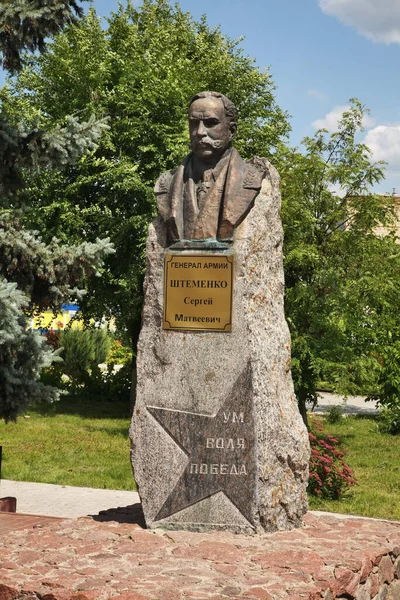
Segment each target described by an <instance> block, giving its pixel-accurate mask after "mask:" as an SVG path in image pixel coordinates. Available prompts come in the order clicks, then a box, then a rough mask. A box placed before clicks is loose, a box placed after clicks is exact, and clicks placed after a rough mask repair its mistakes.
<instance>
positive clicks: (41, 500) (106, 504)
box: [0, 479, 140, 518]
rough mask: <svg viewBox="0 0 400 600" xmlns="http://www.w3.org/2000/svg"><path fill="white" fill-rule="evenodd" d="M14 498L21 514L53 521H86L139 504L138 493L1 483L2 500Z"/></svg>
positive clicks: (66, 486)
mask: <svg viewBox="0 0 400 600" xmlns="http://www.w3.org/2000/svg"><path fill="white" fill-rule="evenodd" d="M6 496H14V497H15V498H16V499H17V512H18V513H27V514H31V515H47V516H52V517H69V518H74V517H83V516H86V515H98V514H99V512H101V511H107V510H110V509H116V508H119V507H121V508H123V507H126V506H132V505H135V504H137V503H138V502H139V501H140V500H139V495H138V493H137V492H133V491H124V490H99V489H94V488H88V487H74V486H70V485H53V484H49V483H32V482H25V481H10V480H7V479H2V480H1V481H0V498H3V497H6Z"/></svg>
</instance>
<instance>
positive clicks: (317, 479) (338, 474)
mask: <svg viewBox="0 0 400 600" xmlns="http://www.w3.org/2000/svg"><path fill="white" fill-rule="evenodd" d="M323 430H324V426H323V424H322V423H321V422H320V421H315V420H314V421H312V422H311V431H310V432H309V437H310V444H311V458H310V479H309V481H308V491H309V492H310V493H311V494H313V495H314V496H319V497H320V498H325V499H328V500H337V499H338V498H340V497H341V496H342V494H343V492H345V491H346V490H347V489H348V488H349V487H351V486H352V485H357V480H356V478H355V477H354V473H353V471H352V470H351V469H350V467H349V465H348V464H347V463H346V462H345V461H344V460H343V458H344V456H345V453H344V452H343V451H342V450H339V448H338V447H337V444H338V443H339V440H337V439H336V438H334V437H332V436H331V435H328V434H325V433H323Z"/></svg>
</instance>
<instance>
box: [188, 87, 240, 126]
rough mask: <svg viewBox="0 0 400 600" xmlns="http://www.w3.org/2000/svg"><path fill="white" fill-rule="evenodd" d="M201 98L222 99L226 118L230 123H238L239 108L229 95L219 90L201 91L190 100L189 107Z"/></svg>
mask: <svg viewBox="0 0 400 600" xmlns="http://www.w3.org/2000/svg"><path fill="white" fill-rule="evenodd" d="M200 98H217V99H218V100H221V102H222V104H223V105H224V109H225V115H226V118H227V119H228V121H229V122H230V123H235V124H237V118H238V110H237V108H236V106H235V105H234V104H233V102H232V101H231V100H229V98H227V96H224V95H223V94H220V93H219V92H199V93H198V94H196V95H195V96H193V98H192V99H191V100H190V102H189V107H188V108H190V107H191V105H192V104H193V102H195V101H196V100H199V99H200Z"/></svg>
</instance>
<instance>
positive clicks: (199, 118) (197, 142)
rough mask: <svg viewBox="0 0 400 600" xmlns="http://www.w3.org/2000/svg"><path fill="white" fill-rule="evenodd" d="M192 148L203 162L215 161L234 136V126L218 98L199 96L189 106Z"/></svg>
mask: <svg viewBox="0 0 400 600" xmlns="http://www.w3.org/2000/svg"><path fill="white" fill-rule="evenodd" d="M189 133H190V148H191V150H192V151H193V153H194V155H195V156H196V158H198V159H199V160H200V161H202V162H209V163H212V162H215V161H216V160H218V158H219V157H220V156H222V154H223V153H224V151H225V150H226V148H227V147H228V145H229V144H230V142H231V140H232V137H233V133H234V131H233V128H230V126H229V121H228V119H227V117H226V114H225V108H224V105H223V104H222V102H221V100H219V99H218V98H212V97H211V98H199V99H198V100H195V101H194V102H193V104H191V105H190V108H189Z"/></svg>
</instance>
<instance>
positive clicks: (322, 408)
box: [314, 392, 378, 415]
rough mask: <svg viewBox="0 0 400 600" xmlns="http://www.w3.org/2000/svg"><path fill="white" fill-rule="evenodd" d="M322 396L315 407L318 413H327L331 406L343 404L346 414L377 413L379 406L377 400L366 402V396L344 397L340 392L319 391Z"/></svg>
mask: <svg viewBox="0 0 400 600" xmlns="http://www.w3.org/2000/svg"><path fill="white" fill-rule="evenodd" d="M318 395H319V396H320V398H319V400H318V404H317V406H316V407H315V409H314V412H316V413H326V412H328V410H329V408H330V407H331V406H341V407H342V409H343V413H344V414H346V415H376V414H377V412H378V406H377V404H376V402H366V401H365V397H364V396H348V397H347V398H344V397H343V396H341V395H339V394H330V393H328V392H318Z"/></svg>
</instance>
